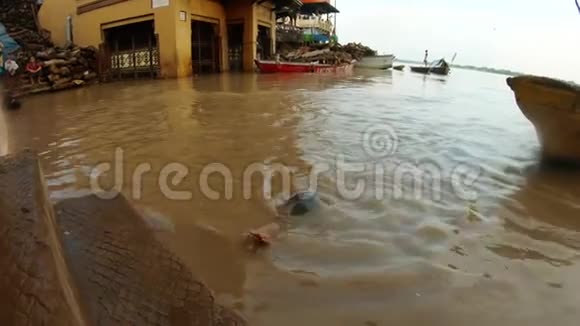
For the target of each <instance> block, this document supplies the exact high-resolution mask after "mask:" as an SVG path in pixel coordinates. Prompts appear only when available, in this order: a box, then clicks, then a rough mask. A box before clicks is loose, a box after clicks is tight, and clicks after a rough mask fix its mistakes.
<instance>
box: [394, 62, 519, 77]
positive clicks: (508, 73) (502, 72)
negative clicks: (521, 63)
mask: <svg viewBox="0 0 580 326" xmlns="http://www.w3.org/2000/svg"><path fill="white" fill-rule="evenodd" d="M397 61H399V62H403V63H412V64H419V65H422V64H423V62H419V61H414V60H405V59H397ZM451 67H453V68H460V69H466V70H474V71H481V72H489V73H492V74H497V75H505V76H521V75H525V74H524V73H521V72H517V71H512V70H508V69H496V68H488V67H476V66H471V65H456V64H452V65H451Z"/></svg>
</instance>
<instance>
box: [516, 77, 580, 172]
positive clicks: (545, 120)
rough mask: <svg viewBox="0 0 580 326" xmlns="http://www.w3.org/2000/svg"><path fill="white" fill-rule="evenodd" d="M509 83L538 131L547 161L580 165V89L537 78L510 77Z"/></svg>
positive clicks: (520, 105)
mask: <svg viewBox="0 0 580 326" xmlns="http://www.w3.org/2000/svg"><path fill="white" fill-rule="evenodd" d="M507 83H508V85H509V87H510V88H511V89H512V90H513V92H514V94H515V98H516V102H517V104H518V106H519V108H520V109H521V111H522V113H523V114H524V115H525V116H526V118H528V120H530V122H531V123H532V124H533V125H534V127H535V128H536V132H537V134H538V138H539V140H540V143H541V145H542V154H543V156H544V158H545V159H548V160H554V161H568V162H580V137H579V136H580V86H578V85H575V84H572V83H569V82H565V81H561V80H556V79H552V78H547V77H537V76H517V77H510V78H508V79H507Z"/></svg>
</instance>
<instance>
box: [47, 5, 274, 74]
mask: <svg viewBox="0 0 580 326" xmlns="http://www.w3.org/2000/svg"><path fill="white" fill-rule="evenodd" d="M272 8H273V5H272V3H271V2H270V1H256V0H45V1H44V4H43V5H42V7H41V10H40V12H39V20H40V23H41V25H42V27H43V28H45V29H47V30H49V31H50V32H51V36H52V40H53V42H54V43H55V44H56V45H64V44H66V43H67V41H72V42H74V43H75V44H78V45H80V46H95V47H99V46H101V48H103V47H107V48H108V49H109V50H110V51H109V52H111V51H112V52H114V51H118V52H119V53H121V52H122V49H125V48H127V49H133V50H134V49H135V48H136V47H147V43H149V47H151V44H153V45H154V47H155V48H156V53H157V52H158V62H157V60H156V61H155V63H156V65H158V66H159V74H160V76H161V77H168V78H171V77H184V76H190V75H192V74H194V73H201V72H218V71H229V70H245V71H251V70H253V67H254V59H256V58H257V57H258V56H259V55H260V53H262V54H266V55H270V54H272V53H274V50H275V43H276V40H275V37H276V36H275V35H276V18H275V13H274V12H273V10H272ZM144 35H145V36H144ZM151 35H154V37H150V36H151Z"/></svg>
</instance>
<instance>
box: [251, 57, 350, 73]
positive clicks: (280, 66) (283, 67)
mask: <svg viewBox="0 0 580 326" xmlns="http://www.w3.org/2000/svg"><path fill="white" fill-rule="evenodd" d="M255 63H256V66H258V69H260V72H262V73H277V72H283V73H297V72H301V73H306V72H315V73H342V72H351V71H352V70H353V67H354V62H352V63H346V64H340V65H331V64H322V63H303V62H282V61H265V60H255Z"/></svg>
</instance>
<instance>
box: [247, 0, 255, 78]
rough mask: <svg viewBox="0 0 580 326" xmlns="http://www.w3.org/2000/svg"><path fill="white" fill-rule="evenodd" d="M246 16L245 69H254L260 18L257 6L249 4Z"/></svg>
mask: <svg viewBox="0 0 580 326" xmlns="http://www.w3.org/2000/svg"><path fill="white" fill-rule="evenodd" d="M246 8H247V10H246V14H245V17H244V70H245V71H254V60H255V59H256V49H257V37H258V19H257V17H256V6H255V5H254V4H248V6H247V7H246Z"/></svg>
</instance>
